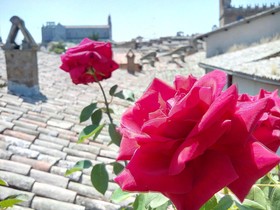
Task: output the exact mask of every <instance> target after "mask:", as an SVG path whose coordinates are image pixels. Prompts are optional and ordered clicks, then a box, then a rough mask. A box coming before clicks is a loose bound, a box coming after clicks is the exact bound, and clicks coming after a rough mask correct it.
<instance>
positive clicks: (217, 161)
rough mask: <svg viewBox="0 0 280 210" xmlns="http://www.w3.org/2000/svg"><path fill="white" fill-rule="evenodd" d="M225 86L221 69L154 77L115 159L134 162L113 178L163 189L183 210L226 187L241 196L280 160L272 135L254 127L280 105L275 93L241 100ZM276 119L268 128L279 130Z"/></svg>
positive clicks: (130, 186) (129, 117)
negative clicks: (164, 78)
mask: <svg viewBox="0 0 280 210" xmlns="http://www.w3.org/2000/svg"><path fill="white" fill-rule="evenodd" d="M225 83H226V74H225V73H224V72H222V71H218V70H215V71H213V72H211V73H208V74H206V75H205V76H203V77H202V78H201V79H199V80H197V79H196V78H194V77H192V76H189V77H183V76H177V77H176V78H175V85H174V87H171V86H169V85H167V84H165V83H164V82H162V81H160V80H158V79H154V81H153V82H152V84H151V85H150V87H149V88H148V89H147V90H146V92H145V93H144V95H143V96H142V97H141V98H140V99H139V100H138V101H137V102H136V103H135V105H134V106H133V107H131V108H130V109H128V110H127V111H126V112H125V113H124V115H123V116H122V119H121V126H120V132H121V133H122V135H123V137H122V142H121V146H120V153H119V156H118V160H129V163H128V165H127V166H126V168H125V169H124V171H123V172H122V173H121V174H119V175H118V176H117V177H116V179H115V181H116V182H117V183H118V184H119V185H120V186H121V188H122V189H123V190H127V191H141V192H148V191H157V192H161V193H163V194H164V195H165V196H167V197H169V198H170V199H171V200H172V202H173V203H174V204H175V206H176V208H177V209H178V210H186V209H187V210H198V209H199V208H200V207H201V206H202V205H203V204H204V203H205V202H206V201H207V200H209V199H210V198H211V197H212V196H213V195H214V194H215V193H216V192H218V191H219V190H221V189H222V188H223V187H225V186H227V187H229V188H230V189H231V190H232V191H233V192H234V193H235V194H236V196H237V197H238V198H239V199H240V200H241V201H242V200H243V199H244V198H245V196H246V195H247V193H248V192H249V190H250V188H251V187H252V185H253V184H254V183H255V182H256V180H257V179H259V178H260V177H262V176H263V175H265V174H266V173H267V172H269V171H270V170H271V169H272V168H273V167H274V166H275V165H277V164H278V163H279V161H280V158H279V157H278V156H277V155H276V154H275V152H274V151H272V150H270V149H269V148H268V147H269V146H270V143H271V141H270V140H269V139H267V138H270V136H271V135H259V134H257V131H256V129H260V128H261V127H263V126H262V124H264V121H265V119H267V118H265V116H267V115H269V116H274V115H273V113H274V112H275V111H274V110H276V109H279V104H277V103H276V98H277V100H278V97H277V96H276V95H273V97H271V96H267V97H258V98H255V99H254V100H253V99H252V100H251V98H250V97H249V99H250V100H249V99H248V100H245V99H244V100H242V99H241V98H242V97H239V96H238V93H237V89H236V86H235V85H233V86H231V87H230V88H228V89H227V90H225V91H223V87H224V85H225ZM243 98H245V97H243ZM268 113H269V114H268ZM270 118H272V117H270ZM276 124H277V123H274V124H273V123H271V124H270V125H271V126H272V127H269V129H266V131H267V130H270V131H271V132H272V131H273V132H274V131H275V132H276V131H277V132H279V126H276ZM260 136H261V139H258V137H260ZM273 142H274V143H275V144H276V145H277V147H278V146H279V136H278V139H277V141H273ZM273 148H274V147H273Z"/></svg>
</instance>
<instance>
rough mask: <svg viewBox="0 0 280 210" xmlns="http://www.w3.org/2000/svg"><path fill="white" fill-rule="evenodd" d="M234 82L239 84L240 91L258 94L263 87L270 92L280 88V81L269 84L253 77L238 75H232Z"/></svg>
mask: <svg viewBox="0 0 280 210" xmlns="http://www.w3.org/2000/svg"><path fill="white" fill-rule="evenodd" d="M232 83H235V84H237V87H238V93H248V94H250V95H257V94H258V93H259V91H260V89H261V88H262V89H265V90H267V91H270V92H272V91H274V90H276V89H278V90H279V88H280V83H279V85H274V84H268V83H264V82H260V81H257V80H253V78H252V79H246V78H242V77H238V76H236V75H233V76H232ZM278 94H280V93H278Z"/></svg>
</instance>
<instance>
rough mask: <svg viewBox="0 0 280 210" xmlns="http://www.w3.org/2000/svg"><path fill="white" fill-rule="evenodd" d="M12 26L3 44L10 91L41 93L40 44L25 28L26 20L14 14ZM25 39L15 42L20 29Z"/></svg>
mask: <svg viewBox="0 0 280 210" xmlns="http://www.w3.org/2000/svg"><path fill="white" fill-rule="evenodd" d="M10 21H11V22H12V27H11V30H10V33H9V36H8V39H7V42H6V43H5V44H4V45H3V46H2V49H3V50H4V51H5V59H6V70H7V80H8V91H9V92H11V93H14V94H17V95H23V96H32V95H37V94H39V93H40V91H39V84H38V64H37V51H38V46H37V44H36V43H35V41H34V39H33V38H32V36H31V34H30V33H29V32H28V30H27V29H26V28H25V25H24V21H23V20H21V19H20V18H19V17H17V16H13V17H12V18H11V19H10ZM19 30H20V31H21V32H22V34H23V36H24V39H23V40H22V44H21V45H18V44H17V43H16V42H15V38H16V36H17V33H18V31H19Z"/></svg>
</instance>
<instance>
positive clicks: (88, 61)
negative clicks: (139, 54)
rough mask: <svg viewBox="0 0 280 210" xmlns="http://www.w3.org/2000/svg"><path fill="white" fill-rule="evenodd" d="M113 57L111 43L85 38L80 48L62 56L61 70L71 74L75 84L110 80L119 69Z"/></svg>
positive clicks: (68, 51) (74, 48)
mask: <svg viewBox="0 0 280 210" xmlns="http://www.w3.org/2000/svg"><path fill="white" fill-rule="evenodd" d="M112 56H113V53H112V49H111V44H110V43H107V42H97V41H92V40H90V39H88V38H85V39H84V40H82V42H81V43H80V44H79V45H78V46H76V47H73V48H70V49H68V50H67V51H66V53H65V54H63V55H61V61H62V65H61V66H60V68H61V69H62V70H64V71H66V72H69V74H70V76H71V79H72V81H73V83H75V84H88V83H92V82H96V80H98V81H101V80H103V79H107V78H110V77H111V74H112V72H113V71H114V70H116V69H117V68H119V66H118V64H117V63H116V62H115V61H113V60H112ZM93 73H94V74H95V76H94V75H93Z"/></svg>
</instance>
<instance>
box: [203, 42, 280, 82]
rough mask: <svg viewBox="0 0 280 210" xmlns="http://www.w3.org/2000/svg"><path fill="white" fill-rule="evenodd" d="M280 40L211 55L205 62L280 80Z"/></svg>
mask: <svg viewBox="0 0 280 210" xmlns="http://www.w3.org/2000/svg"><path fill="white" fill-rule="evenodd" d="M279 55H280V40H275V41H272V42H268V43H263V44H258V45H255V46H251V47H248V48H245V49H242V50H238V51H235V52H228V53H225V54H222V55H218V56H215V57H211V58H208V59H205V60H203V61H202V63H203V64H206V65H210V66H214V67H220V68H223V69H226V70H231V71H235V72H241V73H245V74H248V75H254V76H259V77H263V78H267V79H272V80H280V56H279Z"/></svg>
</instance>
